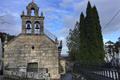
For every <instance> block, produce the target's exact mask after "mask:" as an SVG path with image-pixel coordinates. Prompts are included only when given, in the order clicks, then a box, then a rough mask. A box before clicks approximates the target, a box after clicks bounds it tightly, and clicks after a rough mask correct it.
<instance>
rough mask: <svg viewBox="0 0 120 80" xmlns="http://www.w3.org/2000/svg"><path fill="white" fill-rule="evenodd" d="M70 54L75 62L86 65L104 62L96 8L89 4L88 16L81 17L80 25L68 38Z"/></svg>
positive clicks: (71, 31) (82, 15)
mask: <svg viewBox="0 0 120 80" xmlns="http://www.w3.org/2000/svg"><path fill="white" fill-rule="evenodd" d="M67 45H68V49H69V54H70V55H71V58H74V60H77V61H80V62H85V63H89V62H90V63H102V62H104V56H105V52H104V48H103V46H104V45H103V38H102V32H101V25H100V21H99V15H98V12H97V9H96V7H95V6H94V7H92V6H91V4H90V2H88V5H87V9H86V16H84V14H83V13H81V15H80V21H79V22H78V25H77V26H76V27H75V28H74V29H73V30H70V33H69V35H68V37H67ZM73 55H74V56H73Z"/></svg>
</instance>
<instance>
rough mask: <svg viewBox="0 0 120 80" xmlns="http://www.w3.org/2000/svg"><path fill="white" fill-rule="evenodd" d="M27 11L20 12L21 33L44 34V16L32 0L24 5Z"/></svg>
mask: <svg viewBox="0 0 120 80" xmlns="http://www.w3.org/2000/svg"><path fill="white" fill-rule="evenodd" d="M26 9H27V11H26V12H27V13H25V12H24V11H23V12H22V15H21V19H22V34H26V35H28V34H29V35H41V34H44V16H43V13H42V12H41V15H39V7H38V6H37V4H35V3H34V2H33V1H32V2H31V3H29V4H28V6H27V7H26Z"/></svg>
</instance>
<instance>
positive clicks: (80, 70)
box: [73, 64, 120, 80]
mask: <svg viewBox="0 0 120 80" xmlns="http://www.w3.org/2000/svg"><path fill="white" fill-rule="evenodd" d="M73 70H74V72H75V73H77V74H80V75H82V76H83V77H85V78H86V79H87V80H120V73H119V70H120V68H119V67H113V66H111V67H110V65H108V66H96V65H82V64H75V65H74V69H73Z"/></svg>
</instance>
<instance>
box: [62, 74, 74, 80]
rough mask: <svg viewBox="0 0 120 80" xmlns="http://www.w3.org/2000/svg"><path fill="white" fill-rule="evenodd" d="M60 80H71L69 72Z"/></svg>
mask: <svg viewBox="0 0 120 80" xmlns="http://www.w3.org/2000/svg"><path fill="white" fill-rule="evenodd" d="M62 80H73V79H72V74H71V73H66V74H65V76H64V77H63V78H62Z"/></svg>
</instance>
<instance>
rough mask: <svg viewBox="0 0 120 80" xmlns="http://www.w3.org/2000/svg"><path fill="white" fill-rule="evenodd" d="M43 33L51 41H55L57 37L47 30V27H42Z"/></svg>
mask: <svg viewBox="0 0 120 80" xmlns="http://www.w3.org/2000/svg"><path fill="white" fill-rule="evenodd" d="M44 34H45V35H46V36H47V37H48V38H50V39H51V40H53V41H56V39H57V37H56V36H55V35H53V34H52V33H51V32H49V31H48V30H47V29H44Z"/></svg>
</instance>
